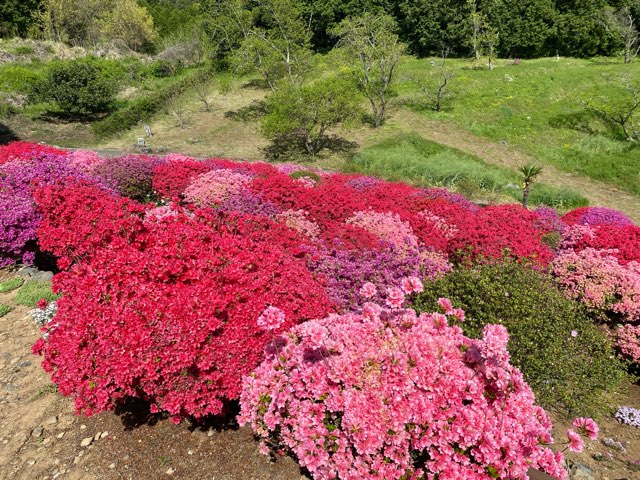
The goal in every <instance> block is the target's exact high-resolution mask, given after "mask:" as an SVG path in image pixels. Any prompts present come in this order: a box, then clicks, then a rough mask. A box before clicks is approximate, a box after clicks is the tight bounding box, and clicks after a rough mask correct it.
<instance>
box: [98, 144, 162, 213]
mask: <svg viewBox="0 0 640 480" xmlns="http://www.w3.org/2000/svg"><path fill="white" fill-rule="evenodd" d="M162 163H163V160H162V159H159V158H156V157H149V156H145V155H125V156H123V157H118V158H105V159H103V160H102V161H101V162H100V163H98V164H97V165H95V166H94V167H93V173H94V175H95V176H96V177H98V178H100V179H102V180H103V181H104V182H107V183H108V184H109V185H111V186H112V187H113V188H114V189H116V190H117V191H118V193H120V195H124V196H125V197H129V198H132V199H134V200H138V201H141V202H144V201H149V200H151V199H152V198H153V170H154V168H155V167H156V166H158V165H161V164H162Z"/></svg>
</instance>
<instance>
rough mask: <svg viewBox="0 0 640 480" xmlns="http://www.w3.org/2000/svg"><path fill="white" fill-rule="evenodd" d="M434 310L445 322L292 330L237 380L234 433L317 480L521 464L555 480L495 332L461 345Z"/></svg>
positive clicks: (348, 321) (337, 320)
mask: <svg viewBox="0 0 640 480" xmlns="http://www.w3.org/2000/svg"><path fill="white" fill-rule="evenodd" d="M363 289H364V290H365V292H364V293H366V294H369V293H372V292H367V291H366V290H367V289H366V288H365V287H363ZM395 297H396V292H395V291H393V289H391V290H389V298H390V299H391V300H392V301H391V302H390V303H392V304H394V305H398V304H401V303H402V300H403V295H402V293H400V296H399V298H398V299H397V300H399V303H396V302H395V300H396V299H395ZM442 305H443V307H445V311H446V312H448V314H449V315H446V314H441V313H432V314H422V315H420V316H417V315H416V313H415V311H413V310H411V309H402V308H394V309H387V308H384V307H381V306H379V305H377V304H374V303H368V304H366V305H365V306H364V307H363V310H362V313H348V314H344V315H330V316H329V317H327V318H325V319H322V320H313V321H310V322H306V323H304V324H301V325H299V326H296V327H294V328H292V329H291V330H290V331H289V332H288V333H286V334H284V335H282V336H281V337H280V338H278V339H276V340H274V341H273V343H272V344H271V345H270V347H269V348H268V350H267V358H266V359H265V361H264V362H263V363H262V364H261V365H260V366H259V367H258V368H257V369H256V370H255V372H254V373H252V374H251V375H249V376H248V377H247V378H246V379H245V381H244V387H243V392H242V395H241V406H242V410H241V414H240V417H239V419H240V422H241V424H244V425H250V426H251V427H252V428H253V430H254V432H255V433H256V434H257V435H258V436H259V437H260V438H261V440H262V450H263V452H265V453H266V452H268V451H287V452H291V453H292V454H293V455H295V457H296V458H297V459H298V461H299V462H300V464H301V465H302V466H303V467H305V468H306V469H308V470H309V472H310V473H311V475H312V476H313V478H316V479H326V480H330V479H331V480H333V479H336V478H339V479H342V480H350V479H354V480H355V479H358V480H359V479H363V478H366V479H381V480H382V479H384V480H393V479H409V478H414V479H418V478H438V479H439V480H460V479H478V480H480V479H486V480H489V479H494V478H503V479H517V478H527V476H526V472H527V470H528V469H529V468H530V467H532V466H533V467H538V468H540V469H542V470H544V471H546V472H547V473H549V474H550V475H552V476H554V477H555V478H559V479H562V478H565V477H566V472H565V470H564V468H563V461H564V459H563V454H562V453H561V452H558V453H555V452H554V451H552V450H551V449H550V448H549V447H548V445H549V444H551V443H552V442H553V440H552V437H551V421H550V419H549V417H548V415H547V414H546V413H545V411H544V410H543V409H542V408H540V407H538V406H536V405H535V399H534V395H533V393H532V391H531V389H530V388H529V386H528V385H527V384H526V382H525V381H524V379H523V377H522V374H521V373H520V372H519V370H518V369H516V368H515V367H513V366H512V365H511V364H510V363H509V353H508V352H507V342H508V340H509V335H508V334H507V331H506V329H505V328H504V327H503V326H500V325H488V326H487V327H486V328H485V330H484V336H483V338H482V339H480V340H471V339H469V338H467V337H465V336H464V335H463V333H462V330H461V329H460V328H459V327H458V326H456V325H450V322H455V321H459V318H460V317H463V314H462V315H461V313H462V312H459V311H454V310H453V309H451V308H450V302H449V303H448V304H447V302H446V301H445V300H443V302H442ZM576 442H577V441H576V440H575V439H573V445H574V447H575V448H577V447H578V445H577V444H576Z"/></svg>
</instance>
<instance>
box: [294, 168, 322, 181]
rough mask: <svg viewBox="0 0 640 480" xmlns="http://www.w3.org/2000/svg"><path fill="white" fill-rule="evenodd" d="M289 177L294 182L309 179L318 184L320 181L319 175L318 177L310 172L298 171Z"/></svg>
mask: <svg viewBox="0 0 640 480" xmlns="http://www.w3.org/2000/svg"><path fill="white" fill-rule="evenodd" d="M289 176H290V177H291V178H293V179H294V180H297V179H298V178H310V179H312V180H313V181H315V182H319V181H320V180H321V179H322V177H320V175H318V174H317V173H316V172H312V171H311V170H298V171H297V172H293V173H292V174H291V175H289Z"/></svg>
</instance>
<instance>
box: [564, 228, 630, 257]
mask: <svg viewBox="0 0 640 480" xmlns="http://www.w3.org/2000/svg"><path fill="white" fill-rule="evenodd" d="M576 227H578V228H576ZM567 235H568V236H569V237H570V240H569V241H565V247H566V248H571V249H573V250H574V251H577V252H579V251H580V250H584V249H585V248H594V249H596V250H616V251H615V252H613V255H614V256H615V257H616V258H617V259H618V261H619V262H620V263H621V264H623V265H625V264H627V263H629V262H634V261H635V262H640V227H639V226H637V225H597V226H580V225H576V226H574V227H573V228H572V229H570V230H569V233H568V234H567Z"/></svg>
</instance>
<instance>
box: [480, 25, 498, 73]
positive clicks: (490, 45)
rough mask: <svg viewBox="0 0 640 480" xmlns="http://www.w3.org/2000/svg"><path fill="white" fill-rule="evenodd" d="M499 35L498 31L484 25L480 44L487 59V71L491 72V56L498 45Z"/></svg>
mask: <svg viewBox="0 0 640 480" xmlns="http://www.w3.org/2000/svg"><path fill="white" fill-rule="evenodd" d="M498 39H499V34H498V30H496V29H495V28H493V27H492V26H491V25H489V24H488V23H485V24H484V25H483V27H482V32H481V33H480V44H481V45H482V48H483V50H484V52H485V53H486V55H487V56H488V57H489V70H493V56H494V52H495V48H496V45H498Z"/></svg>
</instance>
